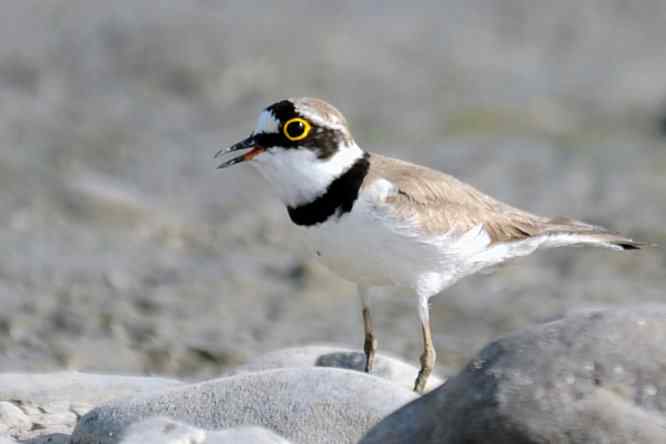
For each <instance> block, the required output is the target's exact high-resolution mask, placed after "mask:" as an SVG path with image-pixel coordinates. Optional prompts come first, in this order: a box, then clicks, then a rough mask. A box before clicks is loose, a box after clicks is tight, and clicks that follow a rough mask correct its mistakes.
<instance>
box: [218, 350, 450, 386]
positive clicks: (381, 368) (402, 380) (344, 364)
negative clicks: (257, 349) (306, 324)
mask: <svg viewBox="0 0 666 444" xmlns="http://www.w3.org/2000/svg"><path fill="white" fill-rule="evenodd" d="M294 367H335V368H344V369H349V370H356V371H359V372H364V371H365V353H363V352H359V351H356V350H352V349H348V348H339V347H333V346H326V345H311V346H305V347H294V348H286V349H282V350H276V351H274V352H270V353H266V354H264V355H259V356H257V357H255V358H253V359H251V360H250V361H248V362H247V363H246V364H244V365H242V366H240V367H237V368H235V369H232V370H231V371H230V374H239V373H243V372H250V371H261V370H268V369H274V368H294ZM418 372H419V369H418V368H416V367H414V366H413V365H410V364H407V363H405V362H404V361H402V360H400V359H398V358H395V357H392V356H388V355H386V354H383V353H379V354H377V355H376V356H375V363H374V366H373V369H372V371H371V374H372V375H373V376H378V377H380V378H384V379H387V380H389V381H391V382H394V383H396V384H398V385H400V386H402V387H404V388H407V389H410V390H411V389H413V388H414V380H415V379H416V375H417V374H418ZM442 382H443V380H442V379H441V378H439V377H438V376H437V375H435V374H432V375H431V376H430V378H429V379H428V385H427V386H426V390H427V391H429V390H432V389H433V388H435V387H438V386H439V385H441V384H442Z"/></svg>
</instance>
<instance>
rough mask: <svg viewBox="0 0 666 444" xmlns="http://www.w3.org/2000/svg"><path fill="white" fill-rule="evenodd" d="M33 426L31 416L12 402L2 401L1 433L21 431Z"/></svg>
mask: <svg viewBox="0 0 666 444" xmlns="http://www.w3.org/2000/svg"><path fill="white" fill-rule="evenodd" d="M31 426H32V422H31V421H30V418H28V417H27V416H26V414H25V413H23V411H22V410H21V409H20V408H18V407H17V406H15V405H14V404H13V403H11V402H7V401H0V433H12V434H16V433H20V432H23V431H25V430H29V429H30V427H31Z"/></svg>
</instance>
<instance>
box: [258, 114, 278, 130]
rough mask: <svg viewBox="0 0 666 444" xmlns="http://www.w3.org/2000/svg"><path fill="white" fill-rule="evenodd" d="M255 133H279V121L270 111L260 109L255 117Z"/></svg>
mask: <svg viewBox="0 0 666 444" xmlns="http://www.w3.org/2000/svg"><path fill="white" fill-rule="evenodd" d="M254 132H255V134H259V133H279V132H280V122H279V121H278V120H277V119H276V118H275V116H274V115H273V113H272V112H270V111H262V113H261V114H259V118H258V119H257V127H256V129H255V131H254Z"/></svg>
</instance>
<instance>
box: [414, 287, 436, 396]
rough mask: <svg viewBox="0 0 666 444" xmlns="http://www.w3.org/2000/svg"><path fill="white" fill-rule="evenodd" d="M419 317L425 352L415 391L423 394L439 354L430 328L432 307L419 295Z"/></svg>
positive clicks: (415, 382)
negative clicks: (434, 345) (433, 342)
mask: <svg viewBox="0 0 666 444" xmlns="http://www.w3.org/2000/svg"><path fill="white" fill-rule="evenodd" d="M419 319H420V320H421V332H422V333H423V354H422V355H421V370H419V374H418V375H417V376H416V381H414V391H415V392H417V393H421V394H423V392H424V391H425V387H426V382H427V381H428V377H429V376H430V373H432V368H433V367H434V365H435V360H436V359H437V354H436V353H435V348H434V347H433V345H432V330H431V329H430V309H429V308H428V298H427V297H425V296H421V295H419Z"/></svg>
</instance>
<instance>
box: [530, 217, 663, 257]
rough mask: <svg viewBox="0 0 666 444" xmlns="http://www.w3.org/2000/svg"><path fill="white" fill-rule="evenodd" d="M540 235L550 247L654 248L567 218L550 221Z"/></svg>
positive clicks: (601, 228) (545, 244)
mask: <svg viewBox="0 0 666 444" xmlns="http://www.w3.org/2000/svg"><path fill="white" fill-rule="evenodd" d="M540 234H541V235H543V236H544V237H545V238H546V241H545V243H544V246H548V247H559V246H566V245H591V246H597V247H605V248H611V249H614V250H639V249H641V248H644V247H648V246H654V245H653V244H648V243H645V242H639V241H635V240H633V239H630V238H628V237H625V236H622V235H620V234H617V233H612V232H610V231H608V230H607V229H605V228H603V227H599V226H596V225H590V224H587V223H584V222H580V221H577V220H573V219H566V218H554V219H550V220H549V221H548V222H547V223H546V224H544V226H543V231H542V232H541V233H540Z"/></svg>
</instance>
